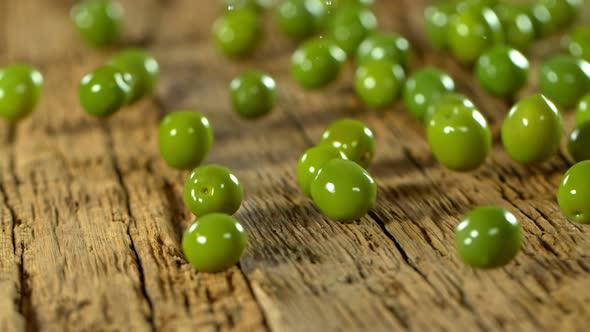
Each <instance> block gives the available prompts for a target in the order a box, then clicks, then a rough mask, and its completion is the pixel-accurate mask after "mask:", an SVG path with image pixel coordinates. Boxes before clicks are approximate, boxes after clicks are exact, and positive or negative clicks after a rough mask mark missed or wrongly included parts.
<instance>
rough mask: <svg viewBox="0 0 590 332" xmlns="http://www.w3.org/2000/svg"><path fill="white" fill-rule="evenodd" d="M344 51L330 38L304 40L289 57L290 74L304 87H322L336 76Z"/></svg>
mask: <svg viewBox="0 0 590 332" xmlns="http://www.w3.org/2000/svg"><path fill="white" fill-rule="evenodd" d="M345 61H346V53H345V52H344V51H343V50H342V49H341V48H340V47H339V46H338V45H337V44H336V43H335V42H334V41H332V40H331V39H326V38H313V39H310V40H308V41H306V42H304V43H303V44H302V45H301V46H299V48H298V49H297V50H296V51H295V53H293V56H292V57H291V76H293V78H294V79H295V81H296V82H297V83H299V85H301V86H302V87H303V88H306V89H317V88H320V87H323V86H325V85H327V84H329V83H331V82H333V81H334V80H336V79H337V78H338V76H339V75H340V71H341V69H342V65H343V64H344V62H345Z"/></svg>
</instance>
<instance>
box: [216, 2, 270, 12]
mask: <svg viewBox="0 0 590 332" xmlns="http://www.w3.org/2000/svg"><path fill="white" fill-rule="evenodd" d="M221 6H222V9H223V10H225V11H233V10H241V9H252V10H257V11H260V10H262V9H265V8H268V7H270V1H269V0H222V1H221Z"/></svg>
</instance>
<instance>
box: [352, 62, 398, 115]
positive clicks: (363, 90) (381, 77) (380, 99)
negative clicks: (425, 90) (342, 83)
mask: <svg viewBox="0 0 590 332" xmlns="http://www.w3.org/2000/svg"><path fill="white" fill-rule="evenodd" d="M405 76H406V75H405V72H404V69H403V68H402V67H401V66H400V65H398V64H396V63H393V62H391V61H390V60H378V61H370V62H367V63H365V64H362V65H360V66H359V67H358V69H357V70H356V75H355V84H354V87H355V91H356V94H357V95H358V96H359V97H360V99H361V100H362V101H363V102H364V103H365V104H366V105H367V106H369V107H374V108H384V107H387V106H390V105H391V104H393V102H394V101H396V100H397V98H398V97H399V95H400V92H401V90H402V88H403V84H404V79H405Z"/></svg>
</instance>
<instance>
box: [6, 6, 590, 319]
mask: <svg viewBox="0 0 590 332" xmlns="http://www.w3.org/2000/svg"><path fill="white" fill-rule="evenodd" d="M426 3H427V2H426V1H424V0H415V1H386V0H383V1H377V4H376V6H375V12H376V13H377V15H378V16H379V20H380V25H381V28H382V29H383V30H387V31H398V32H401V33H403V34H404V35H406V36H408V38H409V39H410V40H411V41H412V43H413V45H414V50H415V52H414V53H415V56H414V59H413V63H412V68H418V67H421V66H425V65H436V66H439V67H442V68H444V69H445V70H447V71H448V72H449V73H451V75H452V76H453V78H454V79H455V80H456V81H457V83H458V86H459V89H460V90H461V92H463V93H465V94H467V95H469V96H470V97H471V98H472V99H473V100H474V101H475V102H476V104H477V106H478V107H479V108H480V109H481V110H482V111H483V112H484V113H485V115H486V116H487V117H488V119H489V120H490V122H491V123H492V127H493V128H494V133H495V137H496V138H497V134H498V128H499V126H500V124H501V121H502V119H503V117H504V114H505V113H506V111H507V109H508V107H509V104H510V103H509V102H506V101H503V100H500V99H497V98H493V97H491V96H489V95H487V94H486V93H485V92H484V91H482V90H481V89H480V88H479V86H478V85H477V82H475V81H474V79H473V77H472V75H471V73H470V71H469V69H468V68H465V67H463V66H461V65H459V64H458V63H456V62H455V61H454V60H452V59H451V58H449V57H448V56H447V55H445V54H440V53H436V52H433V51H431V50H430V49H429V48H428V47H427V46H426V44H425V42H424V40H423V37H422V36H423V33H422V25H421V24H422V23H421V15H422V11H423V8H424V6H425V5H426ZM71 4H72V1H65V0H62V1H40V0H18V1H17V0H6V1H2V2H0V29H1V30H0V64H4V63H10V62H16V61H25V62H30V63H32V64H34V65H36V66H38V67H39V68H40V69H41V70H42V71H43V73H44V75H45V78H46V88H45V90H44V96H43V99H42V102H41V105H40V107H39V108H38V110H37V111H36V112H35V113H34V114H33V116H31V117H30V118H28V119H26V120H24V121H22V122H20V123H19V124H17V125H8V124H6V123H0V222H1V224H0V331H36V330H43V331H122V330H131V331H153V330H157V331H194V330H199V331H201V330H202V331H218V330H223V331H225V330H238V331H258V330H263V331H264V330H273V331H342V330H346V331H348V330H359V331H360V330H362V331H366V330H370V331H391V330H413V331H459V330H465V331H476V330H478V331H479V330H480V331H500V330H504V331H586V330H587V327H588V326H589V324H590V309H589V308H590V306H589V304H590V256H589V255H588V252H590V239H589V234H590V230H589V229H588V228H587V227H586V226H582V225H578V224H574V223H571V222H569V221H567V220H565V218H564V217H563V216H562V215H561V213H560V212H559V208H558V206H557V204H556V202H555V192H556V188H557V185H558V183H559V181H560V179H561V176H562V174H563V172H564V171H565V170H566V169H567V168H568V167H569V165H570V161H569V159H568V157H567V156H566V155H565V153H562V154H561V155H559V156H557V157H555V158H553V159H551V160H549V161H547V162H546V163H542V164H538V165H531V166H522V165H519V164H516V163H514V162H513V161H511V160H510V159H509V157H508V156H507V155H506V153H505V152H504V151H503V150H502V148H501V146H500V144H499V143H498V142H497V139H496V140H495V144H494V148H493V151H492V155H491V157H490V159H489V160H488V162H487V163H486V164H485V165H484V166H483V167H482V168H481V169H479V170H478V171H476V172H473V173H467V174H460V173H453V172H450V171H448V170H445V169H443V168H442V167H440V166H439V165H438V164H437V163H436V162H435V161H434V160H433V158H432V156H431V154H430V152H429V149H428V145H427V144H426V142H425V139H424V131H423V129H422V128H421V126H420V125H419V123H418V122H417V121H416V120H415V119H413V118H412V117H411V116H409V115H407V113H405V112H403V105H401V104H399V105H395V106H394V107H392V108H391V109H388V110H385V111H383V112H376V111H371V110H366V109H363V107H362V105H360V104H359V103H358V101H357V100H356V99H355V97H354V93H353V90H352V88H351V79H352V72H353V70H354V68H353V66H352V65H349V66H347V68H346V70H345V72H344V73H343V75H342V77H341V79H340V81H339V82H338V83H337V84H334V85H332V86H330V87H328V88H326V89H324V90H322V91H317V92H304V91H302V90H301V89H300V88H299V87H297V86H296V85H295V84H294V82H293V81H292V80H291V79H290V77H289V75H288V61H289V57H290V54H291V52H292V50H293V49H294V47H295V44H294V43H293V42H290V41H288V40H286V39H285V38H284V37H283V36H281V35H279V34H277V33H275V27H274V25H273V23H272V19H271V17H270V16H271V15H270V13H269V14H267V15H266V16H267V17H266V22H267V23H266V29H265V31H266V35H265V39H264V41H263V43H262V44H261V45H260V48H259V49H258V50H257V52H256V54H254V55H253V57H252V58H250V59H246V60H242V61H237V62H231V61H229V60H227V59H225V58H223V57H221V56H219V55H218V54H217V53H216V51H215V50H214V49H213V48H212V46H211V43H210V41H209V31H210V26H211V23H212V22H213V20H214V19H215V17H216V15H218V8H217V6H216V5H214V4H213V3H211V2H205V1H191V0H160V1H157V0H143V1H133V0H126V1H123V4H124V6H125V8H126V10H127V13H128V15H127V20H126V23H125V25H126V26H125V36H124V41H125V44H126V45H136V46H142V47H147V48H149V49H150V50H151V51H152V52H153V54H154V55H155V56H156V57H157V59H158V60H159V62H160V64H161V67H162V77H161V80H160V82H159V85H158V87H157V91H156V93H155V96H154V97H153V98H146V100H143V101H141V102H140V103H138V104H136V105H134V106H132V107H129V108H128V109H125V110H123V111H121V112H120V113H118V114H116V115H115V116H113V117H112V118H110V119H108V120H104V121H100V120H96V119H92V118H90V117H88V116H86V115H85V114H84V112H83V111H82V110H81V109H80V107H79V105H78V101H77V95H76V88H77V82H78V81H79V79H80V77H82V76H83V74H84V73H86V72H88V71H90V70H91V69H92V68H94V67H96V66H97V65H99V64H100V63H102V62H103V61H105V59H107V58H108V56H109V55H110V54H112V53H113V52H115V51H116V50H106V51H100V52H97V51H95V50H90V49H88V48H86V47H84V45H82V44H81V43H80V41H79V40H78V38H77V36H76V35H75V34H74V32H73V31H72V27H71V26H70V22H69V21H68V17H67V15H68V10H69V7H70V6H71ZM586 11H588V9H586ZM586 16H588V15H586ZM32 20H34V22H35V24H31V22H32ZM558 40H559V36H553V37H550V38H549V39H548V40H546V41H543V42H540V43H539V44H538V45H536V46H535V47H534V48H533V49H532V50H531V52H530V55H531V58H532V59H534V61H533V72H535V71H536V68H537V67H538V64H539V61H541V60H542V59H543V58H544V57H546V56H547V55H549V54H552V53H554V52H556V51H557V46H558V43H557V42H556V41H558ZM245 68H259V69H262V70H266V71H268V72H270V73H272V75H273V76H274V77H275V78H276V80H277V82H278V84H279V89H280V102H279V106H278V107H277V109H275V110H274V112H273V113H272V114H270V115H269V116H268V117H266V118H264V119H261V120H260V121H254V122H253V121H245V120H242V119H239V118H238V117H237V116H236V115H235V114H233V113H232V111H231V110H230V105H229V100H228V92H227V85H228V82H229V81H230V80H231V78H233V77H234V76H235V75H236V74H237V73H239V72H240V71H242V70H244V69H245ZM532 76H533V79H532V80H531V87H530V88H528V89H527V90H526V91H523V92H522V95H526V94H529V93H532V92H533V91H534V90H535V88H534V86H535V79H534V74H533V75H532ZM178 109H189V110H198V111H201V112H203V113H205V114H207V116H208V117H209V119H210V121H211V122H212V124H213V127H214V131H215V143H214V148H213V151H212V153H211V155H210V156H209V158H208V160H207V162H215V163H221V164H224V165H226V166H228V167H231V168H233V169H234V170H235V171H236V173H237V175H238V176H239V177H240V179H241V181H242V182H243V184H244V187H245V191H246V199H245V202H244V204H243V207H242V208H241V209H240V211H239V212H238V213H237V215H236V217H237V218H238V219H239V220H240V221H242V222H243V223H244V225H245V226H246V227H247V229H248V232H249V236H250V241H249V246H248V248H247V250H246V252H245V254H244V256H243V258H242V260H241V261H240V264H239V265H238V266H236V267H233V268H231V269H229V270H228V271H226V272H224V273H219V274H202V273H196V272H195V271H193V270H192V269H191V268H190V266H189V265H188V264H187V262H186V261H185V260H184V258H183V255H182V252H181V249H180V239H181V235H182V232H183V231H184V230H185V229H186V228H187V226H188V225H189V224H190V223H191V222H192V217H191V215H190V214H189V213H188V211H187V210H186V208H185V207H184V204H183V202H182V196H181V195H182V185H183V182H184V177H185V176H186V172H179V171H175V170H172V169H170V168H168V167H167V166H166V165H165V164H164V163H163V161H162V160H161V159H160V158H159V156H158V153H157V144H156V135H155V132H156V128H157V125H158V122H159V119H160V118H161V117H162V116H163V115H164V114H166V113H167V112H170V111H174V110H178ZM341 117H355V118H358V119H361V120H363V121H365V122H366V123H367V124H369V126H370V127H371V128H372V129H373V130H374V132H375V133H376V136H377V140H378V152H377V157H376V161H375V163H374V165H372V166H371V168H370V169H369V170H370V172H371V173H372V174H373V175H374V177H375V178H376V180H377V182H378V186H379V197H378V206H377V208H376V209H375V210H374V211H372V212H371V213H370V214H368V215H367V216H366V217H364V218H362V219H361V220H359V221H356V222H354V223H349V224H340V223H335V222H332V221H330V220H328V219H326V218H325V217H323V216H322V215H321V214H319V213H318V211H317V209H316V208H315V207H314V206H313V204H312V203H311V202H310V201H309V200H308V199H306V198H305V197H303V195H302V194H300V192H299V190H298V188H297V185H296V178H295V165H296V162H297V159H298V157H299V155H300V154H301V153H302V152H303V151H304V150H305V149H306V148H308V147H310V146H311V145H313V144H314V143H315V142H317V140H318V138H319V136H320V134H321V132H322V130H323V128H325V126H326V125H327V124H328V123H329V122H330V121H332V120H334V119H338V118H341ZM564 117H565V124H566V129H568V130H569V129H571V127H572V125H573V122H572V114H571V113H569V112H565V113H564ZM484 204H498V205H500V206H504V207H506V208H508V209H510V210H511V211H513V212H514V213H515V214H516V215H517V217H518V218H519V219H520V220H521V222H522V225H523V228H524V246H523V250H522V253H521V254H519V255H518V256H517V258H516V259H515V260H514V262H512V263H511V264H509V265H507V266H506V267H504V268H501V269H496V270H492V271H479V270H473V269H471V268H469V267H467V266H465V265H463V264H462V263H460V262H459V260H458V259H457V257H456V256H455V252H454V247H453V243H454V242H453V241H454V236H453V228H454V226H455V225H456V223H457V222H458V220H459V219H460V218H461V216H462V215H463V214H464V213H466V212H467V211H468V210H470V209H471V208H473V207H476V206H478V205H484Z"/></svg>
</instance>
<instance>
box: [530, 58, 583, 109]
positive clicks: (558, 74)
mask: <svg viewBox="0 0 590 332" xmlns="http://www.w3.org/2000/svg"><path fill="white" fill-rule="evenodd" d="M539 90H540V91H541V93H542V94H543V95H545V97H547V98H549V99H550V100H551V101H553V102H554V103H555V104H557V105H558V106H561V107H564V108H571V107H574V106H575V105H576V104H577V103H578V101H579V100H580V99H581V98H582V97H583V96H584V95H585V94H586V93H588V91H590V63H588V62H586V61H584V60H581V59H576V58H574V57H572V56H570V55H557V56H554V57H552V58H550V59H549V60H547V61H545V62H544V63H543V65H542V66H541V71H540V75H539Z"/></svg>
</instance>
